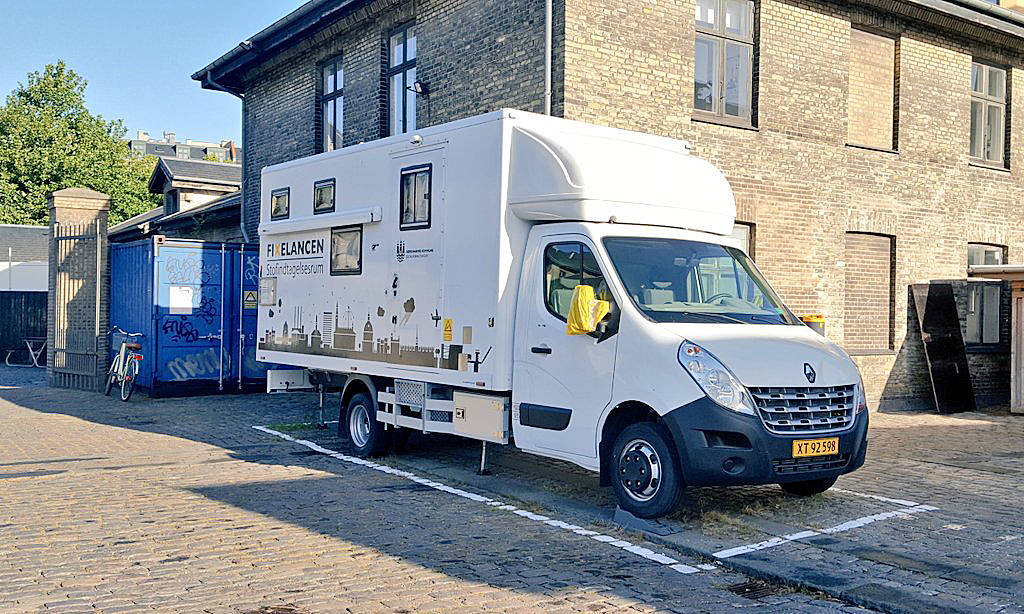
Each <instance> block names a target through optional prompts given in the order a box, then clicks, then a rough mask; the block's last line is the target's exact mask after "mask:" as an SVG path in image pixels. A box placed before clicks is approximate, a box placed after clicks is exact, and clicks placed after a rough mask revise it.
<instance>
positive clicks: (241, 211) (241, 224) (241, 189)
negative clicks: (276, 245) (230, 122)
mask: <svg viewBox="0 0 1024 614" xmlns="http://www.w3.org/2000/svg"><path fill="white" fill-rule="evenodd" d="M239 46H241V45H239ZM250 47H251V46H250ZM212 72H213V69H211V68H207V69H206V82H207V83H209V84H210V86H211V87H212V88H213V89H217V90H220V91H222V92H227V93H228V94H231V95H232V96H234V97H235V98H238V99H239V100H241V101H242V183H241V185H239V186H238V194H239V195H240V196H241V201H240V202H239V204H238V228H239V229H240V230H241V231H242V240H243V241H245V242H246V243H249V242H250V241H249V232H248V231H247V230H246V229H245V170H246V167H247V166H248V164H249V155H248V154H247V153H246V151H245V124H246V123H248V122H246V116H245V94H244V93H241V92H236V91H234V90H232V89H229V88H226V87H224V86H223V85H221V84H219V83H217V82H216V81H214V80H213V74H212Z"/></svg>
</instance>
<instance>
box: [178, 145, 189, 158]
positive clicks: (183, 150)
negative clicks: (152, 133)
mask: <svg viewBox="0 0 1024 614" xmlns="http://www.w3.org/2000/svg"><path fill="white" fill-rule="evenodd" d="M174 155H175V156H176V157H178V158H182V159H185V160H187V159H189V158H191V157H192V148H191V147H187V146H185V145H175V146H174Z"/></svg>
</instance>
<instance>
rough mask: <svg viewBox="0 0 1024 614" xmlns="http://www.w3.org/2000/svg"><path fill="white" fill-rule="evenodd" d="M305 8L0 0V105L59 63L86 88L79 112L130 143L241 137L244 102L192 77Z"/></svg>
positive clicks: (230, 0) (234, 0) (212, 0)
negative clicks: (142, 134)
mask: <svg viewBox="0 0 1024 614" xmlns="http://www.w3.org/2000/svg"><path fill="white" fill-rule="evenodd" d="M301 4H303V1H302V0H205V1H199V0H173V1H172V2H149V1H144V0H0V13H2V14H3V21H4V28H3V35H2V36H0V99H2V98H6V97H7V94H8V93H10V91H11V90H12V89H14V88H15V87H17V84H18V82H24V81H25V78H26V75H28V73H29V72H32V71H34V70H40V69H42V68H43V67H44V66H45V65H46V64H49V63H52V62H55V61H56V60H58V59H63V60H64V61H65V62H67V64H68V65H69V66H70V67H71V68H72V69H74V70H75V72H77V73H79V74H80V75H82V76H83V77H85V79H86V80H87V81H88V82H89V85H88V88H87V89H86V103H87V104H88V106H89V109H90V110H91V111H92V112H93V113H99V114H100V115H103V117H105V118H107V119H113V118H121V119H123V120H124V122H125V126H126V127H127V128H128V130H129V136H134V135H135V131H136V130H146V131H148V132H149V133H150V135H151V136H159V135H161V134H162V133H163V131H164V130H169V131H173V132H175V133H176V134H177V138H178V139H179V140H181V139H184V138H191V139H197V140H207V141H219V140H221V139H234V140H235V141H236V142H238V141H239V140H240V138H241V103H240V102H239V100H238V99H237V98H235V97H234V96H231V95H229V94H225V93H223V92H213V91H209V90H203V89H201V88H200V87H199V83H198V82H196V81H192V79H191V78H190V75H191V74H192V73H193V72H195V71H197V70H199V69H200V68H202V67H204V66H206V65H207V64H208V63H210V62H211V61H213V60H214V59H216V58H218V57H220V55H222V54H223V53H224V52H226V51H228V50H229V49H231V48H232V47H234V46H235V45H237V44H238V43H239V41H242V40H244V39H246V38H248V37H250V36H252V35H253V34H255V33H256V32H258V31H260V30H262V29H263V28H264V27H266V26H268V25H270V24H271V23H273V22H274V21H276V20H277V19H279V18H281V17H283V16H284V15H286V14H287V13H288V12H290V11H292V10H294V9H295V8H296V7H298V6H300V5H301Z"/></svg>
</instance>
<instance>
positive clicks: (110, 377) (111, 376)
mask: <svg viewBox="0 0 1024 614" xmlns="http://www.w3.org/2000/svg"><path fill="white" fill-rule="evenodd" d="M120 367H121V357H120V356H116V357H115V358H114V362H112V363H110V370H109V371H107V383H106V384H105V385H104V387H103V396H105V397H109V396H110V391H111V390H113V388H114V382H116V381H117V372H118V371H120Z"/></svg>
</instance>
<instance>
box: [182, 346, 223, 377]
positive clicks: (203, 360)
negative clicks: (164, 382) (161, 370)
mask: <svg viewBox="0 0 1024 614" xmlns="http://www.w3.org/2000/svg"><path fill="white" fill-rule="evenodd" d="M230 362H231V361H230V357H229V356H228V355H225V356H224V373H225V374H228V373H230V372H231V365H230ZM220 368H221V367H220V358H219V356H218V354H217V351H216V350H214V349H213V348H207V349H205V350H203V351H201V352H195V353H193V354H187V355H185V356H179V357H177V358H175V359H174V360H171V361H169V362H168V363H167V370H168V371H169V372H170V374H171V377H172V378H173V379H174V381H176V382H181V381H185V380H189V379H193V378H196V377H203V376H211V375H217V374H218V373H220Z"/></svg>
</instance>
